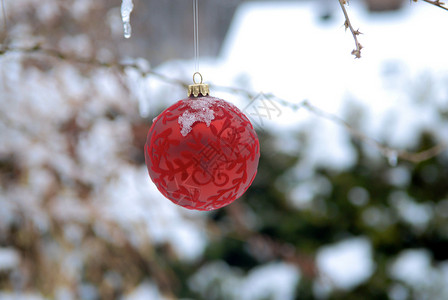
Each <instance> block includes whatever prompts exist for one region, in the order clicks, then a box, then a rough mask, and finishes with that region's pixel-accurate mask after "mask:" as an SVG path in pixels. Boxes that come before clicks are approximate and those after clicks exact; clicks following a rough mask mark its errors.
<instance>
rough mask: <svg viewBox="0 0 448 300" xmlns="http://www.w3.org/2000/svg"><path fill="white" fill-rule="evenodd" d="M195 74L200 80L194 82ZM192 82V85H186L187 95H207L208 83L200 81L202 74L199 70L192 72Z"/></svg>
mask: <svg viewBox="0 0 448 300" xmlns="http://www.w3.org/2000/svg"><path fill="white" fill-rule="evenodd" d="M196 75H198V76H199V78H200V79H201V81H200V82H199V83H197V82H196V77H197V76H196ZM193 83H194V84H192V85H189V86H188V97H195V98H196V97H199V95H201V96H202V97H205V96H208V95H209V93H210V91H209V87H208V84H205V83H202V74H201V73H199V72H195V73H194V74H193Z"/></svg>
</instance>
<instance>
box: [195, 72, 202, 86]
mask: <svg viewBox="0 0 448 300" xmlns="http://www.w3.org/2000/svg"><path fill="white" fill-rule="evenodd" d="M196 75H198V76H199V78H201V82H199V83H197V82H196ZM193 82H194V84H202V74H201V73H199V72H194V74H193Z"/></svg>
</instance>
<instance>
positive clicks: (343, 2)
mask: <svg viewBox="0 0 448 300" xmlns="http://www.w3.org/2000/svg"><path fill="white" fill-rule="evenodd" d="M339 4H340V5H341V8H342V12H343V13H344V17H345V22H344V26H345V29H346V30H347V29H350V32H351V33H352V35H353V39H354V40H355V47H356V48H355V49H353V51H352V55H354V56H355V58H361V49H362V48H363V47H362V45H361V44H360V43H359V41H358V35H360V34H361V32H360V31H359V29H357V30H355V29H354V28H353V26H352V23H351V22H350V18H349V16H348V13H347V10H346V9H345V5H347V4H348V1H346V0H339Z"/></svg>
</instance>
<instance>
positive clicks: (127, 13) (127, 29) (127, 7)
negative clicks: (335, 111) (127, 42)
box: [121, 0, 134, 39]
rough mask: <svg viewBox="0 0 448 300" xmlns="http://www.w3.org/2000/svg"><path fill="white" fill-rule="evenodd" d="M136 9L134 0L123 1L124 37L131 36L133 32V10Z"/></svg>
mask: <svg viewBox="0 0 448 300" xmlns="http://www.w3.org/2000/svg"><path fill="white" fill-rule="evenodd" d="M133 9H134V4H133V3H132V0H122V2H121V19H122V20H123V29H124V37H125V38H127V39H128V38H130V37H131V34H132V28H131V12H132V10H133Z"/></svg>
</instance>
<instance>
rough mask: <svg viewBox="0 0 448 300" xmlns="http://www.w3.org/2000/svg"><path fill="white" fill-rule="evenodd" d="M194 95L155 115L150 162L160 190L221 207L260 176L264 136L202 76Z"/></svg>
mask: <svg viewBox="0 0 448 300" xmlns="http://www.w3.org/2000/svg"><path fill="white" fill-rule="evenodd" d="M189 95H190V97H189V98H186V99H183V100H180V101H178V102H177V103H175V104H174V105H172V106H170V107H169V108H167V109H166V110H164V111H163V112H162V113H161V114H160V115H159V116H158V117H157V118H156V119H155V120H154V122H153V124H152V126H151V129H150V130H149V132H148V137H147V140H146V145H145V161H146V165H147V167H148V172H149V176H150V177H151V179H152V181H153V182H154V183H155V185H156V186H157V188H158V189H159V191H160V192H161V193H162V194H163V195H164V196H165V197H167V198H168V199H169V200H171V201H172V202H174V203H175V204H178V205H180V206H183V207H186V208H188V209H196V210H213V209H218V208H221V207H223V206H226V205H228V204H230V203H232V202H233V201H234V200H236V199H237V198H239V197H240V196H241V195H242V194H243V193H244V192H245V191H246V190H247V189H248V187H249V186H250V185H251V183H252V181H253V180H254V178H255V175H256V173H257V167H258V160H259V158H260V145H259V142H258V137H257V134H256V132H255V130H254V128H253V126H252V124H251V123H250V121H249V119H248V118H247V117H246V116H245V115H244V114H243V113H242V112H241V111H240V110H239V109H238V108H237V107H236V106H234V105H232V104H230V103H228V102H226V101H224V100H222V99H218V98H214V97H210V96H208V86H207V85H205V84H202V81H201V84H195V85H192V86H190V88H189ZM203 95H205V96H203Z"/></svg>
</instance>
